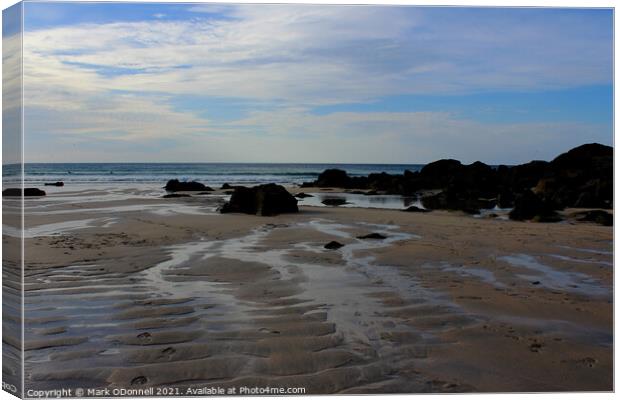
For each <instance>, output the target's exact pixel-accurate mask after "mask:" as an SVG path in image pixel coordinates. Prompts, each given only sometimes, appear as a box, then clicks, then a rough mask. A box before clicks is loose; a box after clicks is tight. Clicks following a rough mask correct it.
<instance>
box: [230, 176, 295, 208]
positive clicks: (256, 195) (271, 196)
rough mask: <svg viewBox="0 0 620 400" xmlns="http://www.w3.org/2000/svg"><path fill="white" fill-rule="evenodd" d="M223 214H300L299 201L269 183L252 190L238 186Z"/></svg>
mask: <svg viewBox="0 0 620 400" xmlns="http://www.w3.org/2000/svg"><path fill="white" fill-rule="evenodd" d="M220 212H221V213H244V214H254V215H262V216H271V215H277V214H283V213H296V212H299V209H298V207H297V199H296V198H295V197H293V195H291V194H290V193H289V192H288V191H287V190H286V189H285V188H284V187H283V186H280V185H276V184H275V183H269V184H266V185H258V186H254V187H251V188H246V187H243V186H238V187H236V188H235V191H234V192H233V193H232V195H231V197H230V201H229V202H227V203H226V204H224V206H222V208H221V209H220Z"/></svg>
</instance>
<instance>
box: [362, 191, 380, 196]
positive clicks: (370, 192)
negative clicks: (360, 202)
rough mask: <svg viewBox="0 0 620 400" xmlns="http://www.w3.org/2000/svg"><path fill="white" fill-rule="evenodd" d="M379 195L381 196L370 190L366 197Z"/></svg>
mask: <svg viewBox="0 0 620 400" xmlns="http://www.w3.org/2000/svg"><path fill="white" fill-rule="evenodd" d="M378 194H379V192H377V191H376V190H369V191H367V192H365V193H364V195H365V196H376V195H378Z"/></svg>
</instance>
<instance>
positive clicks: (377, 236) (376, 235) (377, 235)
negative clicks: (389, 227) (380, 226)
mask: <svg viewBox="0 0 620 400" xmlns="http://www.w3.org/2000/svg"><path fill="white" fill-rule="evenodd" d="M357 238H358V239H380V240H382V239H386V238H387V237H386V236H384V235H382V234H380V233H377V232H373V233H369V234H368V235H364V236H358V237H357Z"/></svg>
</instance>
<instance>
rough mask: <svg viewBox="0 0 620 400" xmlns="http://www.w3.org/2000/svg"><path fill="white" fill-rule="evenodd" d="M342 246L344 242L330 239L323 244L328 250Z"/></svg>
mask: <svg viewBox="0 0 620 400" xmlns="http://www.w3.org/2000/svg"><path fill="white" fill-rule="evenodd" d="M342 246H344V244H342V243H338V242H336V241H335V240H332V241H331V242H329V243H327V244H326V245H325V246H323V247H325V248H326V249H328V250H338V249H339V248H341V247H342Z"/></svg>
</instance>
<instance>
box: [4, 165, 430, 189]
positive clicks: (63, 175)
mask: <svg viewBox="0 0 620 400" xmlns="http://www.w3.org/2000/svg"><path fill="white" fill-rule="evenodd" d="M423 166H424V165H423V164H258V163H63V164H60V163H54V164H40V163H27V164H25V166H24V169H25V182H26V186H28V185H31V186H32V185H41V184H43V183H45V182H56V181H63V182H65V183H69V184H119V185H123V186H125V185H130V184H161V185H164V184H165V183H166V182H167V181H168V180H169V179H179V180H196V181H199V182H202V183H204V184H206V185H211V186H218V185H221V184H223V183H230V184H237V185H241V184H244V185H252V184H261V183H270V182H274V183H279V184H300V183H302V182H307V181H313V180H315V179H316V178H317V177H318V176H319V174H320V173H321V172H323V171H324V170H326V169H328V168H339V169H343V170H345V171H347V172H348V173H349V175H351V176H365V175H368V174H370V173H373V172H387V173H389V174H402V173H403V172H404V171H405V170H410V171H419V170H420V169H421V168H422V167H423ZM11 171H12V169H11V168H7V166H4V170H3V175H5V176H7V175H8V174H11Z"/></svg>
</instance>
